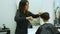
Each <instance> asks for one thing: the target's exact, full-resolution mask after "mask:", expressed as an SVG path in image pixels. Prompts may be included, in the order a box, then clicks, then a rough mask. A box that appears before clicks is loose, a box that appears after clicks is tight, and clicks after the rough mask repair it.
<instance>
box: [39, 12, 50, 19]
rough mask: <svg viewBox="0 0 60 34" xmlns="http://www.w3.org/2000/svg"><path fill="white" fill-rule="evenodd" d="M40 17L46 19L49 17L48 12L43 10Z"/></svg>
mask: <svg viewBox="0 0 60 34" xmlns="http://www.w3.org/2000/svg"><path fill="white" fill-rule="evenodd" d="M40 17H41V18H42V19H45V20H48V19H49V18H50V16H49V13H48V12H44V13H43V14H41V16H40Z"/></svg>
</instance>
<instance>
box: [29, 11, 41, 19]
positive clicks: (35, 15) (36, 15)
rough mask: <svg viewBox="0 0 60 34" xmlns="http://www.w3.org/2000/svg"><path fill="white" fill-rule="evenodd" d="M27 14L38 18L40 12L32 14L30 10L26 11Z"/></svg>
mask: <svg viewBox="0 0 60 34" xmlns="http://www.w3.org/2000/svg"><path fill="white" fill-rule="evenodd" d="M28 15H30V16H32V17H33V18H38V17H39V16H40V14H33V13H31V12H28Z"/></svg>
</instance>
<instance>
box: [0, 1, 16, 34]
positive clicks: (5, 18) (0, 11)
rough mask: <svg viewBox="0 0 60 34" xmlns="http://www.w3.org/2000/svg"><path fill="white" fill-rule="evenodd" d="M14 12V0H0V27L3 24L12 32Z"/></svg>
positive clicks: (14, 24)
mask: <svg viewBox="0 0 60 34" xmlns="http://www.w3.org/2000/svg"><path fill="white" fill-rule="evenodd" d="M15 12H16V0H0V27H2V24H5V25H6V27H8V28H10V30H11V34H14V30H15V26H16V23H15V22H14V15H15Z"/></svg>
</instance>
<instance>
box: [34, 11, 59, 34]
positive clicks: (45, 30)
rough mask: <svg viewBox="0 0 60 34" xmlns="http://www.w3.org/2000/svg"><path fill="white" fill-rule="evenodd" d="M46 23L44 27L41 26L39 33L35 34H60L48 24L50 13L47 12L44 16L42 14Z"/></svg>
mask: <svg viewBox="0 0 60 34" xmlns="http://www.w3.org/2000/svg"><path fill="white" fill-rule="evenodd" d="M40 17H41V18H42V20H43V22H44V24H43V25H41V26H40V27H39V28H38V30H37V32H36V33H35V34H58V33H59V31H58V30H57V29H56V28H55V27H54V26H53V25H52V24H50V23H48V21H49V18H50V16H49V13H47V12H45V13H43V14H41V16H40Z"/></svg>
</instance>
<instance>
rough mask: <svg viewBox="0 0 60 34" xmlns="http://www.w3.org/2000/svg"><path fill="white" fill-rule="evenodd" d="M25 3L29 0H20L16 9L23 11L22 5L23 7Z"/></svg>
mask: <svg viewBox="0 0 60 34" xmlns="http://www.w3.org/2000/svg"><path fill="white" fill-rule="evenodd" d="M26 3H28V4H29V2H28V1H26V0H21V1H20V3H19V8H18V10H19V11H20V12H21V13H24V11H23V10H24V7H25V5H26Z"/></svg>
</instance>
